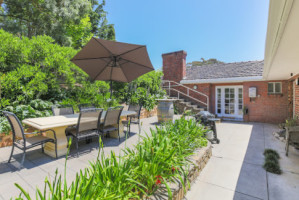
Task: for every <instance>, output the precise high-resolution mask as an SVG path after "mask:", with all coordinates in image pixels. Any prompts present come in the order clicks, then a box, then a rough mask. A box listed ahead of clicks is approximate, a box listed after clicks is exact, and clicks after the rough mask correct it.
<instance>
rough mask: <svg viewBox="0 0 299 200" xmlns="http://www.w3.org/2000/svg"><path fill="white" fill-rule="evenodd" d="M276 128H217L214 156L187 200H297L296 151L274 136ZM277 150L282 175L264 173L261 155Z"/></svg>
mask: <svg viewBox="0 0 299 200" xmlns="http://www.w3.org/2000/svg"><path fill="white" fill-rule="evenodd" d="M277 129H278V127H277V125H273V124H264V123H241V122H222V123H220V124H217V131H218V137H219V139H220V144H214V145H213V155H212V158H211V159H210V161H209V163H208V164H207V166H206V167H205V168H204V170H203V171H202V173H201V174H200V175H199V177H198V178H197V181H196V182H195V184H193V185H192V186H191V189H190V191H188V193H187V195H186V199H188V200H193V199H201V200H202V199H203V200H205V199H208V200H214V199H215V200H218V199H221V200H222V199H224V200H225V199H234V200H239V199H240V200H243V199H245V200H246V199H249V200H251V199H252V200H254V199H264V200H289V199H291V200H292V199H294V200H295V199H299V167H298V166H299V150H296V149H295V148H293V147H290V153H289V156H288V157H286V156H285V150H284V146H285V144H284V143H282V142H281V141H279V140H277V139H276V138H275V137H274V136H273V134H272V133H273V132H274V131H276V130H277ZM266 148H272V149H274V150H276V151H277V152H278V153H279V155H280V157H281V159H280V160H279V162H280V165H281V169H282V171H283V173H282V175H275V174H271V173H268V172H266V171H265V170H264V169H263V168H262V165H263V163H264V156H263V152H264V150H265V149H266Z"/></svg>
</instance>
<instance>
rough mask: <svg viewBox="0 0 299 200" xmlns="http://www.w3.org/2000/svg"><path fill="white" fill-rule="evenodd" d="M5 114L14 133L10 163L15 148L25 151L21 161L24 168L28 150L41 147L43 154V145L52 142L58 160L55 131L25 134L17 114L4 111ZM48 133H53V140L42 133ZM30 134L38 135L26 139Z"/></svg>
mask: <svg viewBox="0 0 299 200" xmlns="http://www.w3.org/2000/svg"><path fill="white" fill-rule="evenodd" d="M3 114H4V116H5V117H6V118H7V120H8V122H9V124H10V126H11V130H12V133H13V145H12V149H11V154H10V157H9V159H8V163H10V161H11V158H12V155H13V151H14V147H17V148H19V149H20V150H22V151H23V156H22V161H21V167H22V166H23V164H24V160H25V155H26V150H27V149H31V148H33V147H36V146H38V145H41V147H42V152H44V146H43V145H44V144H45V143H47V142H52V143H54V144H55V154H56V158H57V139H56V133H55V131H54V130H52V129H48V130H42V131H37V132H32V133H25V132H24V128H23V126H22V124H21V122H20V120H19V119H18V117H17V116H16V115H15V114H13V113H11V112H7V111H3ZM48 131H51V132H52V133H53V138H49V137H46V136H43V135H41V133H44V132H48ZM30 134H36V135H35V136H32V137H28V138H26V135H30Z"/></svg>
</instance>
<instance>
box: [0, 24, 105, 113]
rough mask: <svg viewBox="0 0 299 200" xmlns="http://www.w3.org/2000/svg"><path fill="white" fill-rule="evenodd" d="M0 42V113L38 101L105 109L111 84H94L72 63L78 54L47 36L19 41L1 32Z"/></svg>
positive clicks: (97, 82) (17, 38)
mask: <svg viewBox="0 0 299 200" xmlns="http://www.w3.org/2000/svg"><path fill="white" fill-rule="evenodd" d="M0 38H1V46H0V73H1V74H0V84H1V91H0V92H1V94H0V96H1V97H4V98H3V99H1V100H0V108H1V109H3V108H5V107H7V106H9V105H11V104H12V102H18V104H22V105H28V104H29V103H30V102H31V101H32V100H35V99H41V100H45V101H51V102H52V103H57V102H61V101H63V100H65V99H70V101H74V102H76V104H79V103H82V102H89V103H94V104H96V105H97V106H99V107H105V106H106V104H107V103H106V101H105V98H106V95H107V94H108V93H109V84H107V83H106V82H103V81H95V82H91V81H90V80H89V77H88V75H87V74H86V73H85V72H84V71H83V70H81V69H80V68H79V67H77V66H76V65H75V64H73V63H72V62H71V61H70V60H71V58H72V57H73V56H74V55H75V54H76V53H77V52H78V51H77V50H75V49H73V48H71V47H62V46H60V45H57V44H54V40H53V39H52V38H51V37H48V36H37V37H32V38H31V39H29V38H27V37H22V38H19V37H17V36H13V35H12V34H10V33H7V32H5V31H3V30H1V29H0ZM12 106H13V105H12Z"/></svg>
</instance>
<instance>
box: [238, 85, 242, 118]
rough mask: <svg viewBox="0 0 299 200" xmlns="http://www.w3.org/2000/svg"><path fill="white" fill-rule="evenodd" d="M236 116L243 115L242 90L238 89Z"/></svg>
mask: <svg viewBox="0 0 299 200" xmlns="http://www.w3.org/2000/svg"><path fill="white" fill-rule="evenodd" d="M238 115H243V88H239V89H238Z"/></svg>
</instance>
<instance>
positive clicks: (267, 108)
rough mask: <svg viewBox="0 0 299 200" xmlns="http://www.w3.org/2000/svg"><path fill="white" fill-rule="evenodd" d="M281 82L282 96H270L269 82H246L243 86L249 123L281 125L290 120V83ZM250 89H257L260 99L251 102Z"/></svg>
mask: <svg viewBox="0 0 299 200" xmlns="http://www.w3.org/2000/svg"><path fill="white" fill-rule="evenodd" d="M271 82H274V81H271ZM279 82H282V94H281V95H279V94H275V95H269V94H268V82H264V81H259V82H246V83H244V84H243V91H244V92H243V95H244V105H245V106H246V107H247V108H248V110H249V114H248V116H246V117H245V120H246V118H247V120H248V121H256V122H268V123H281V122H284V121H285V120H286V119H287V118H288V82H287V81H279ZM249 87H257V95H260V97H257V98H255V99H254V100H252V101H250V98H249V97H248V90H249Z"/></svg>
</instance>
